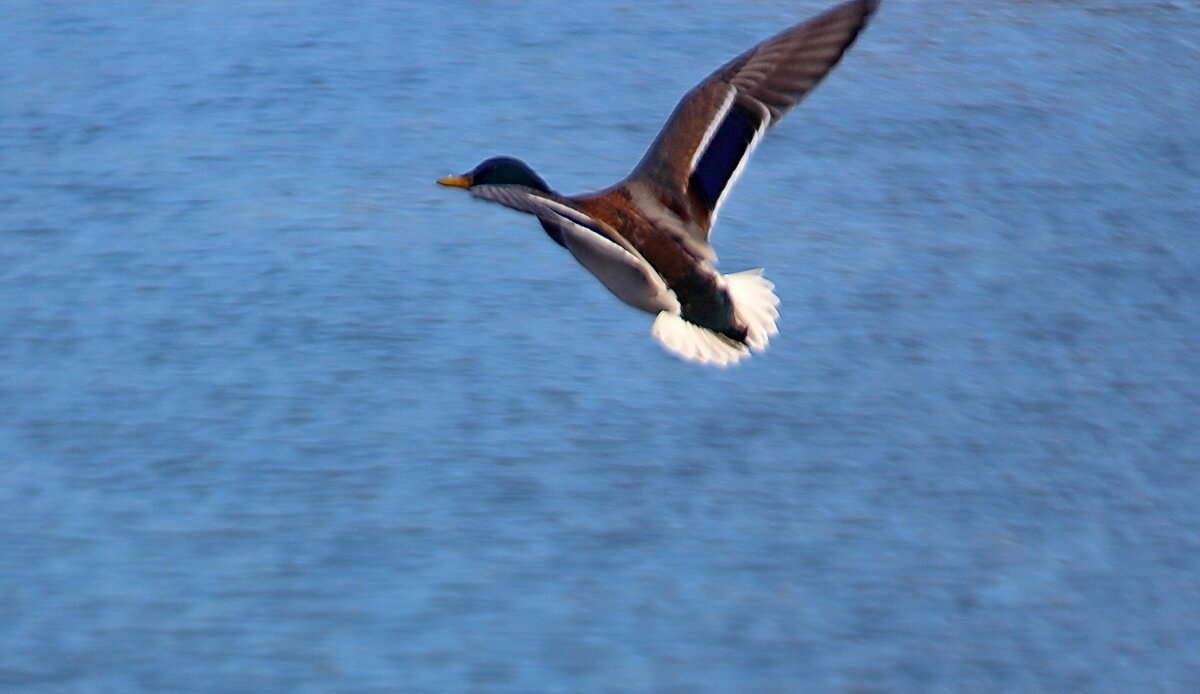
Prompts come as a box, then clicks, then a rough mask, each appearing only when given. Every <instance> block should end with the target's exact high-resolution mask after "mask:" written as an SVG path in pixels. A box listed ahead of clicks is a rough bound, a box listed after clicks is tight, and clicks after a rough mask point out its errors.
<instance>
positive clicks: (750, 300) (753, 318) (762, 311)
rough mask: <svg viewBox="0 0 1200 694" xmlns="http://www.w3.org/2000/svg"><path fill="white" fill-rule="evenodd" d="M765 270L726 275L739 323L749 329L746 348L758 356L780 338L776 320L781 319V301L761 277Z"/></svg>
mask: <svg viewBox="0 0 1200 694" xmlns="http://www.w3.org/2000/svg"><path fill="white" fill-rule="evenodd" d="M762 273H763V271H762V268H758V269H757V270H746V271H744V272H735V273H733V274H732V275H725V290H726V291H727V292H729V299H730V300H731V301H732V302H733V313H734V315H735V316H737V318H738V322H740V323H744V324H745V325H746V346H748V347H749V348H750V349H752V350H754V351H755V352H761V351H763V350H764V349H766V348H767V342H768V341H770V339H771V336H773V335H778V334H779V328H777V327H775V319H777V318H779V310H778V309H776V308H775V307H776V306H778V305H779V297H777V296H775V292H774V291H772V290H774V289H775V285H774V284H771V282H770V281H769V280H767V278H765V277H763V276H762Z"/></svg>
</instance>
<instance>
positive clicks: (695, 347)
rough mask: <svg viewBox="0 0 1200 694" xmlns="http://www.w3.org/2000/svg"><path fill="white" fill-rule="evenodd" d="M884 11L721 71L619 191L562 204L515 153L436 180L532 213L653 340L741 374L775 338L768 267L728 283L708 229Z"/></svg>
mask: <svg viewBox="0 0 1200 694" xmlns="http://www.w3.org/2000/svg"><path fill="white" fill-rule="evenodd" d="M879 1H880V0H848V1H847V2H843V3H841V4H840V5H837V6H835V7H833V8H830V9H829V10H826V11H825V12H823V13H821V14H819V15H817V16H815V17H812V18H811V19H809V20H807V21H805V22H802V23H800V24H797V25H795V26H793V27H790V28H788V29H785V30H784V31H783V32H781V33H779V34H777V35H776V36H774V37H772V38H769V39H767V40H766V41H763V42H762V43H760V44H758V45H757V46H754V47H753V48H751V49H750V50H748V51H746V52H745V53H742V54H741V55H739V56H738V57H736V58H734V59H733V60H731V61H729V62H728V63H726V64H725V65H723V66H722V67H720V68H719V69H717V71H716V72H714V73H712V74H711V75H710V76H708V77H707V78H706V79H705V80H704V81H702V82H701V83H700V84H699V85H697V86H696V87H695V88H693V89H692V90H691V91H690V92H688V93H687V94H686V95H685V96H684V97H683V99H682V100H681V101H680V102H679V105H678V106H676V107H675V111H674V113H672V114H671V117H670V118H669V119H668V120H667V123H666V125H665V126H664V127H663V129H662V132H660V133H659V135H658V138H657V139H656V140H655V141H654V143H653V144H652V145H650V149H649V150H648V151H647V152H646V154H645V156H643V157H642V160H641V162H639V163H638V165H637V167H636V168H634V170H633V173H631V174H630V175H629V176H628V177H627V178H626V179H625V180H623V181H621V182H619V183H617V184H616V185H614V186H612V187H609V188H606V189H604V190H602V191H599V192H596V193H586V194H582V195H562V194H561V193H557V192H555V191H554V190H553V189H551V188H550V186H549V185H547V184H546V182H545V181H544V180H543V179H542V177H541V176H539V175H537V174H536V173H534V171H533V169H531V168H530V167H529V166H528V165H527V164H525V163H524V162H522V161H520V160H519V159H514V158H512V157H493V158H491V159H487V160H485V161H484V162H482V163H481V164H479V165H478V166H476V167H475V168H474V169H472V170H471V171H469V172H468V173H465V174H462V175H460V176H446V177H445V178H441V179H439V180H438V183H440V184H442V185H444V186H451V187H455V188H465V189H468V190H469V191H470V192H471V194H472V195H473V196H474V197H477V198H481V199H483V200H488V201H491V202H498V203H500V204H501V205H504V206H506V207H511V208H512V209H514V210H518V211H521V212H526V213H528V214H532V215H534V216H536V217H537V218H538V221H540V222H541V225H542V228H543V229H544V230H545V231H546V234H548V235H549V236H550V238H551V239H552V240H553V241H554V242H555V243H557V244H558V245H560V246H563V247H564V248H566V249H567V250H568V251H569V252H570V253H571V255H573V256H574V257H575V259H576V260H578V261H579V263H580V264H582V265H583V266H584V267H585V268H587V269H588V270H589V271H590V272H591V273H592V274H593V275H595V276H596V277H597V278H598V279H599V280H600V282H601V283H603V284H604V286H605V287H607V288H608V290H609V291H611V292H612V293H613V294H615V295H616V296H617V298H619V299H620V300H621V301H624V302H625V303H627V304H629V305H630V306H633V307H634V308H638V309H641V310H643V311H646V312H647V313H650V314H653V315H655V316H656V318H655V320H654V325H653V328H652V329H651V334H652V335H653V336H654V337H655V338H656V339H658V341H659V342H660V343H662V345H663V346H664V347H665V348H666V349H667V350H668V351H670V352H672V353H674V354H676V355H678V356H679V357H682V358H683V359H686V360H689V361H693V362H698V363H701V364H711V365H716V366H728V365H730V364H735V363H737V362H738V361H740V360H741V359H743V358H745V357H747V356H749V355H750V352H751V351H754V352H761V351H763V350H764V349H766V347H767V342H768V341H769V340H770V338H771V337H772V336H773V335H776V334H778V332H779V330H778V329H777V328H776V327H775V321H776V319H777V318H779V311H778V310H777V309H776V307H777V306H778V305H779V299H778V298H777V297H776V296H775V293H774V291H773V290H774V288H775V286H774V285H773V284H772V283H771V282H769V281H767V280H766V278H764V277H763V275H762V270H761V269H758V270H747V271H744V272H737V273H733V274H728V275H722V274H720V273H719V272H718V271H717V269H716V267H715V263H716V261H717V255H716V253H715V252H714V251H713V248H712V245H711V244H710V243H709V233H710V232H711V230H712V226H713V223H714V222H715V221H716V219H717V213H718V212H719V211H720V209H721V203H722V202H724V200H725V196H726V195H727V194H728V193H729V190H730V188H732V187H733V184H734V182H735V181H736V180H737V178H738V175H739V174H740V173H741V171H742V167H744V166H745V165H746V161H747V160H748V159H749V158H750V154H751V152H753V151H754V148H755V146H756V145H757V144H758V142H759V140H760V139H761V138H762V135H763V133H764V132H765V131H766V130H767V129H768V128H770V127H771V126H773V125H775V124H776V123H778V122H779V120H780V119H781V118H783V116H784V115H785V114H786V113H787V112H788V111H790V110H791V109H792V108H793V107H794V106H795V105H796V104H797V103H799V101H800V100H801V99H803V98H804V97H805V96H806V95H807V94H808V93H809V92H811V91H812V90H813V88H814V87H816V85H817V83H819V82H820V81H821V79H822V78H824V77H825V75H826V74H827V73H828V72H829V71H830V70H831V69H832V68H833V66H834V65H836V64H837V62H838V61H839V60H840V59H841V57H842V54H843V53H845V52H846V49H848V48H849V47H850V44H851V43H853V42H854V39H855V38H856V37H857V36H858V34H859V32H861V31H862V30H863V28H864V27H865V26H866V24H867V21H868V20H869V19H870V17H871V15H872V14H873V13H874V12H875V10H876V8H877V7H878V6H879Z"/></svg>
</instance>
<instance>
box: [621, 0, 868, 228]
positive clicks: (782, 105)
mask: <svg viewBox="0 0 1200 694" xmlns="http://www.w3.org/2000/svg"><path fill="white" fill-rule="evenodd" d="M878 6H879V0H848V1H847V2H843V3H842V4H840V5H837V6H835V7H833V8H830V9H829V10H826V11H825V12H822V13H821V14H819V15H817V16H815V17H812V18H811V19H808V20H806V21H804V22H801V23H800V24H797V25H795V26H793V27H790V28H788V29H785V30H784V31H782V32H781V33H779V34H777V35H775V36H773V37H772V38H769V39H767V40H766V41H763V42H762V43H760V44H758V45H757V46H754V47H753V48H751V49H750V50H748V51H746V52H744V53H742V54H741V55H739V56H737V57H736V58H734V59H733V60H731V61H729V62H728V63H726V64H725V65H723V66H721V67H720V68H719V69H717V70H716V72H714V73H712V74H711V75H709V76H708V77H707V78H706V79H705V80H704V81H703V82H701V83H700V84H698V85H697V86H696V87H695V88H693V89H692V90H691V91H689V92H688V93H687V94H686V95H685V96H684V97H683V99H682V100H681V101H680V102H679V105H678V106H676V107H675V111H674V112H673V113H672V114H671V117H670V118H669V119H668V120H667V124H666V125H665V126H664V127H663V129H662V132H660V133H659V135H658V138H657V139H656V140H655V141H654V144H652V145H651V146H650V149H649V150H648V151H647V152H646V155H645V156H644V157H643V158H642V161H641V162H640V163H639V164H638V166H637V168H635V169H634V171H633V173H632V174H631V175H630V177H629V179H628V181H629V182H635V181H641V182H652V183H653V184H655V185H657V186H659V187H660V188H665V190H664V192H665V193H666V194H667V195H670V196H671V197H673V198H674V199H675V200H676V201H677V202H678V203H680V204H684V205H687V206H688V209H689V210H690V211H691V212H692V214H693V217H694V218H695V219H697V220H699V221H701V222H702V223H701V224H698V225H691V226H690V228H689V229H688V233H690V234H692V235H693V236H696V237H697V238H694V239H692V240H693V241H695V242H699V243H701V244H707V242H708V236H709V232H710V231H711V228H712V222H713V220H714V219H715V217H716V211H717V209H718V208H719V206H720V203H721V202H722V200H723V199H724V196H725V193H727V192H728V189H729V188H731V187H732V185H733V182H734V180H736V175H737V173H738V172H740V170H741V168H742V166H744V165H745V162H746V160H747V159H748V158H749V157H750V154H751V153H752V152H753V150H754V145H755V144H757V142H758V139H759V137H760V136H761V134H762V132H763V131H765V130H766V129H767V128H770V127H771V126H773V125H775V124H776V123H778V122H779V120H780V119H781V118H783V116H785V115H786V114H787V113H788V111H790V110H791V109H792V108H794V107H795V106H796V104H798V103H799V102H800V101H801V100H802V99H804V97H805V96H807V95H808V94H809V92H811V91H812V90H813V88H814V87H816V85H817V84H818V83H819V82H820V81H821V80H822V79H823V78H824V77H825V75H827V74H828V73H829V71H830V70H831V69H833V67H834V66H835V65H836V64H837V63H838V61H839V60H841V57H842V55H843V54H844V53H845V52H846V49H848V48H849V47H850V45H851V44H852V43H853V42H854V39H855V38H856V37H857V36H858V34H859V32H861V31H862V29H863V28H864V27H865V26H866V24H867V21H868V20H869V19H870V17H871V15H872V14H873V13H874V12H875V10H876V8H877V7H878ZM731 92H732V94H731ZM731 103H732V106H731V105H730V104H731ZM734 121H740V122H734ZM747 125H749V126H751V129H752V130H753V133H754V134H753V136H751V137H746V128H745V126H747ZM741 140H745V141H744V142H742V141H741ZM731 157H733V158H736V161H731Z"/></svg>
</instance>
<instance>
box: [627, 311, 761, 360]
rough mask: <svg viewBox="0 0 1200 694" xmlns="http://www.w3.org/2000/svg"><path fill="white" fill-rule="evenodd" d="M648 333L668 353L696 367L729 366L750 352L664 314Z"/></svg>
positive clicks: (677, 317) (723, 337)
mask: <svg viewBox="0 0 1200 694" xmlns="http://www.w3.org/2000/svg"><path fill="white" fill-rule="evenodd" d="M650 334H651V335H653V336H654V337H655V339H657V340H658V341H659V342H661V343H662V346H663V347H666V348H667V351H668V352H671V353H673V354H677V355H679V356H680V357H682V358H684V359H686V360H688V361H694V362H697V363H699V364H712V365H714V366H729V365H730V364H736V363H738V361H739V360H741V359H742V358H744V357H748V356H750V351H749V350H747V349H746V347H745V346H744V345H742V344H740V343H738V342H736V341H734V340H731V339H729V338H728V337H725V336H724V335H721V334H719V333H714V332H713V331H711V330H709V329H708V328H702V327H700V326H698V325H696V324H694V323H689V322H687V321H685V320H684V319H683V318H682V317H680V316H678V315H676V314H674V313H670V312H668V311H662V312H661V313H659V314H658V318H656V319H654V327H653V328H651V329H650Z"/></svg>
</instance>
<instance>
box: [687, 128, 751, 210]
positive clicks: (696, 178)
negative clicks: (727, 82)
mask: <svg viewBox="0 0 1200 694" xmlns="http://www.w3.org/2000/svg"><path fill="white" fill-rule="evenodd" d="M757 126H758V118H756V117H755V116H754V114H753V113H751V112H750V111H749V110H748V109H746V108H745V107H743V106H741V105H739V104H734V105H733V107H732V108H730V109H729V112H728V113H726V114H725V120H723V121H721V125H720V127H718V128H717V131H716V132H715V133H714V134H713V137H712V140H710V141H709V143H708V149H706V150H705V151H704V154H703V155H702V156H701V157H700V161H699V162H698V163H697V164H696V170H695V171H693V172H692V176H691V189H692V190H693V191H695V192H696V194H697V195H698V196H699V197H700V199H701V200H703V201H704V202H705V204H707V205H708V207H709V209H712V208H713V207H715V206H716V204H717V201H718V200H720V199H721V192H722V191H724V190H725V187H726V186H727V185H729V178H730V177H731V176H733V172H734V171H735V170H736V169H737V167H738V164H739V163H740V162H741V161H742V158H743V157H744V156H745V155H746V149H747V148H748V147H749V146H750V141H751V140H753V139H754V133H755V130H756V129H757Z"/></svg>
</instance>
